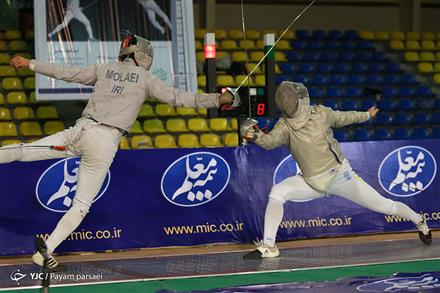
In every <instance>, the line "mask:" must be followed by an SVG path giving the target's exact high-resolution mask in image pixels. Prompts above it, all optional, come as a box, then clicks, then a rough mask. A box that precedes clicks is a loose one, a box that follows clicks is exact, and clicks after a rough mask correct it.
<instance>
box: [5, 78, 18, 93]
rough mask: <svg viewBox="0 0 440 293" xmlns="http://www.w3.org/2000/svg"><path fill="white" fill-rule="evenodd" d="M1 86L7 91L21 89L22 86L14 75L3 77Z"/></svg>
mask: <svg viewBox="0 0 440 293" xmlns="http://www.w3.org/2000/svg"><path fill="white" fill-rule="evenodd" d="M2 88H4V89H5V90H8V91H13V90H21V89H22V88H23V86H22V84H21V80H20V79H19V78H15V77H6V78H3V81H2Z"/></svg>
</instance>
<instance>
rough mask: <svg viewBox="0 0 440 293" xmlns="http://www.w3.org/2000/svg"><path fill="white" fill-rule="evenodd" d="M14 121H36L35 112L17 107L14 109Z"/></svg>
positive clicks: (28, 108)
mask: <svg viewBox="0 0 440 293" xmlns="http://www.w3.org/2000/svg"><path fill="white" fill-rule="evenodd" d="M14 119H17V120H33V119H35V114H34V110H32V108H30V107H17V108H15V109H14Z"/></svg>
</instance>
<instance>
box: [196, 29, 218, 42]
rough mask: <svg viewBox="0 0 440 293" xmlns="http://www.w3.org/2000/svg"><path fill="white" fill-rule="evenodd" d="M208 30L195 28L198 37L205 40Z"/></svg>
mask: <svg viewBox="0 0 440 293" xmlns="http://www.w3.org/2000/svg"><path fill="white" fill-rule="evenodd" d="M207 32H208V31H207V30H206V29H201V28H198V29H195V30H194V35H195V37H196V39H198V40H203V39H204V38H205V34H206V33H207ZM216 37H217V36H216Z"/></svg>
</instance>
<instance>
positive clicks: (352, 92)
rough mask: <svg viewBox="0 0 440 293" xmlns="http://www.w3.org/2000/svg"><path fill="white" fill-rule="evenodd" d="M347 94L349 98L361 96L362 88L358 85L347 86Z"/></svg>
mask: <svg viewBox="0 0 440 293" xmlns="http://www.w3.org/2000/svg"><path fill="white" fill-rule="evenodd" d="M358 84H362V82H361V81H359V82H358ZM345 95H346V96H347V97H348V98H359V97H361V96H362V90H361V89H360V88H358V87H349V88H347V90H346V92H345Z"/></svg>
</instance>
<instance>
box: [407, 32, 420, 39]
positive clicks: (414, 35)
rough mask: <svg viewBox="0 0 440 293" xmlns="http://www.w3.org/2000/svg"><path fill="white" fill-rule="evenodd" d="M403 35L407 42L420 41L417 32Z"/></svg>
mask: <svg viewBox="0 0 440 293" xmlns="http://www.w3.org/2000/svg"><path fill="white" fill-rule="evenodd" d="M405 35H406V39H407V40H420V33H419V32H406V33H405Z"/></svg>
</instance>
